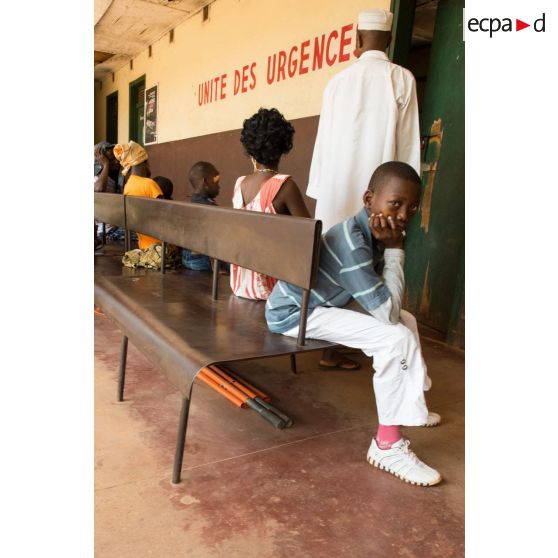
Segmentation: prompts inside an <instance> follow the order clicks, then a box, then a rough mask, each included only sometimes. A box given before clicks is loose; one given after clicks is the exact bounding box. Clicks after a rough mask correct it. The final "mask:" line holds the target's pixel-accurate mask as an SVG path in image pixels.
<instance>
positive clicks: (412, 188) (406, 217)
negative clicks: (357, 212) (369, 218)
mask: <svg viewBox="0 0 558 558" xmlns="http://www.w3.org/2000/svg"><path fill="white" fill-rule="evenodd" d="M420 190H421V181H420V177H419V175H418V174H417V173H416V171H415V169H413V167H411V166H410V165H408V164H407V163H401V162H399V161H391V162H389V163H383V164H382V165H380V166H379V167H378V168H377V169H376V170H375V171H374V174H373V175H372V178H371V179H370V184H369V185H368V189H367V190H366V192H364V196H363V202H364V207H365V209H366V212H367V213H368V215H370V214H371V213H374V214H375V215H378V214H380V213H381V214H383V215H384V217H386V218H389V217H391V218H392V219H393V221H394V223H395V225H396V226H398V227H399V228H401V229H405V228H406V227H407V225H408V224H409V222H410V220H411V219H412V218H413V217H414V215H415V213H416V212H417V210H418V207H419V204H420Z"/></svg>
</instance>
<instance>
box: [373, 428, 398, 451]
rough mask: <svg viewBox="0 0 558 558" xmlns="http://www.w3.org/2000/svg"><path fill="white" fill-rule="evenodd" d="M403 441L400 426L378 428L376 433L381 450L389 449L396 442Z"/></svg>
mask: <svg viewBox="0 0 558 558" xmlns="http://www.w3.org/2000/svg"><path fill="white" fill-rule="evenodd" d="M399 440H401V432H399V426H384V425H382V424H380V425H379V426H378V432H377V433H376V443H377V444H378V447H379V448H380V449H389V448H391V446H392V445H393V444H395V442H397V441H399Z"/></svg>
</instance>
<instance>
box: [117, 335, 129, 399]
mask: <svg viewBox="0 0 558 558" xmlns="http://www.w3.org/2000/svg"><path fill="white" fill-rule="evenodd" d="M127 355H128V338H127V337H126V336H125V335H123V336H122V345H121V348H120V368H119V370H118V401H124V376H125V374H126V356H127Z"/></svg>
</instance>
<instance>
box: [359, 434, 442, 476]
mask: <svg viewBox="0 0 558 558" xmlns="http://www.w3.org/2000/svg"><path fill="white" fill-rule="evenodd" d="M409 444H410V442H409V440H405V438H401V440H399V441H398V442H395V444H393V445H392V446H391V448H389V449H385V450H382V449H380V448H379V447H378V444H377V443H376V438H373V439H372V444H371V445H370V449H369V450H368V455H367V456H366V457H367V459H368V463H370V464H371V465H374V467H378V468H379V469H382V470H383V471H387V472H388V473H391V474H392V475H395V476H396V477H399V478H400V479H401V480H404V481H405V482H408V483H411V484H418V485H420V486H432V485H433V484H438V483H439V482H440V481H441V480H442V475H440V473H438V471H436V470H435V469H432V467H429V466H428V465H426V464H425V463H423V462H422V461H421V460H420V459H419V458H418V457H417V456H416V455H415V454H414V453H413V452H412V451H411V450H410V449H409Z"/></svg>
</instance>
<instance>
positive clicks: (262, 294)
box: [231, 174, 290, 300]
mask: <svg viewBox="0 0 558 558" xmlns="http://www.w3.org/2000/svg"><path fill="white" fill-rule="evenodd" d="M245 178H246V177H245V176H241V177H240V178H239V179H238V180H237V181H236V184H235V186H234V193H233V199H232V201H233V207H234V208H235V209H245V210H246V211H259V212H261V213H276V211H275V208H274V207H273V200H274V198H275V196H276V195H277V192H279V190H280V189H281V186H283V184H284V183H285V182H286V181H287V179H288V178H290V175H288V174H276V175H274V176H272V177H271V178H270V179H269V180H267V181H266V182H264V183H263V184H262V187H261V188H260V191H259V192H258V193H257V194H256V197H255V198H254V199H253V200H252V201H251V202H250V203H248V204H246V205H244V201H243V199H242V192H241V190H240V186H241V184H242V181H243V180H244V179H245ZM275 283H277V279H274V278H273V277H268V276H267V275H263V274H262V273H258V272H256V271H252V270H251V269H245V268H243V267H239V266H237V265H235V264H231V289H232V292H233V293H234V294H235V295H236V296H241V297H243V298H251V299H256V300H267V299H268V297H269V295H270V294H271V291H272V290H273V287H274V286H275Z"/></svg>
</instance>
